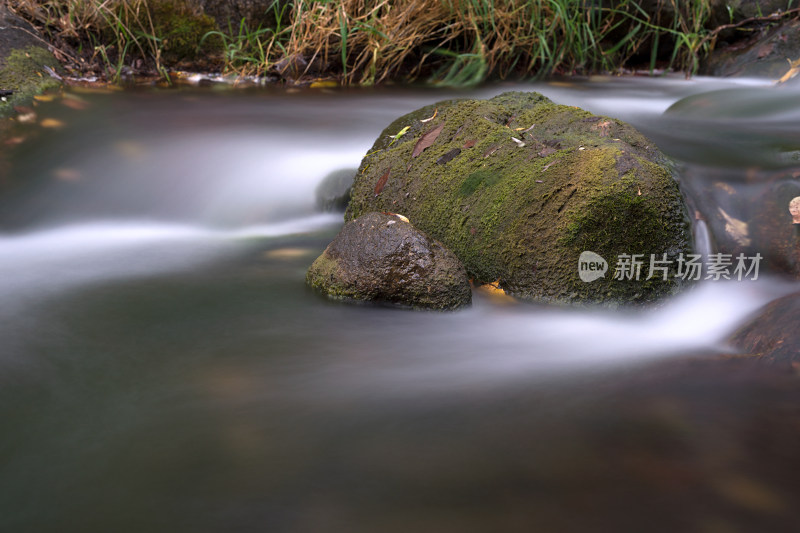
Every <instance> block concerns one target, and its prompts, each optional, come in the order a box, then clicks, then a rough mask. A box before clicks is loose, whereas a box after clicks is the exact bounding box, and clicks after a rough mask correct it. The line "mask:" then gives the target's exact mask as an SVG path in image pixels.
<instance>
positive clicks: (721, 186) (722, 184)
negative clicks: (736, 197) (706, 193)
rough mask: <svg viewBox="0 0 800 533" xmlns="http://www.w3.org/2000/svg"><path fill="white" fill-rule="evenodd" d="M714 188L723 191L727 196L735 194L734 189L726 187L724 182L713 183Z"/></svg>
mask: <svg viewBox="0 0 800 533" xmlns="http://www.w3.org/2000/svg"><path fill="white" fill-rule="evenodd" d="M714 187H716V188H717V189H722V190H723V191H725V192H726V193H728V194H736V189H734V188H733V187H731V186H730V185H728V184H727V183H725V182H724V181H715V182H714Z"/></svg>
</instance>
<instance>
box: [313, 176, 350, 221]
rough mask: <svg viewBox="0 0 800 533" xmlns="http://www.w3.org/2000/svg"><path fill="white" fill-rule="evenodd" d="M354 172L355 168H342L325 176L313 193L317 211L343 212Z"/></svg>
mask: <svg viewBox="0 0 800 533" xmlns="http://www.w3.org/2000/svg"><path fill="white" fill-rule="evenodd" d="M356 172H358V169H356V168H343V169H341V170H334V171H333V172H331V173H330V174H328V175H327V176H325V177H324V178H323V179H322V181H321V182H320V184H319V185H318V186H317V188H316V190H315V191H314V197H315V199H316V203H317V209H319V210H320V211H325V212H331V211H344V210H345V208H346V207H347V202H349V201H350V188H351V187H352V186H353V179H354V178H355V175H356Z"/></svg>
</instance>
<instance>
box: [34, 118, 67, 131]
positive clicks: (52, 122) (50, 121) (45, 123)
mask: <svg viewBox="0 0 800 533" xmlns="http://www.w3.org/2000/svg"><path fill="white" fill-rule="evenodd" d="M39 125H40V126H41V127H43V128H53V129H57V128H63V127H64V126H65V124H64V122H63V121H61V120H58V119H56V118H45V119H42V121H41V122H40V123H39Z"/></svg>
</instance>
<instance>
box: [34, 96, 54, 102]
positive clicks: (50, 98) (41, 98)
mask: <svg viewBox="0 0 800 533" xmlns="http://www.w3.org/2000/svg"><path fill="white" fill-rule="evenodd" d="M33 99H34V100H37V101H39V102H52V101H53V100H55V99H56V95H54V94H37V95H36V96H34V97H33Z"/></svg>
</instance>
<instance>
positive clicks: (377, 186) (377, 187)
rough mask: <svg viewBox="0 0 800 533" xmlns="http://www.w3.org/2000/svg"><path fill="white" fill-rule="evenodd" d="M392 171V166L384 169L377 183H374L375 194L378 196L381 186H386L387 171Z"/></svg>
mask: <svg viewBox="0 0 800 533" xmlns="http://www.w3.org/2000/svg"><path fill="white" fill-rule="evenodd" d="M391 171H392V167H389V168H387V169H386V172H384V173H383V176H381V179H379V180H378V183H377V184H375V196H378V195H379V194H380V193H381V191H382V190H383V188H384V187H385V186H386V182H387V181H388V180H389V173H390V172H391Z"/></svg>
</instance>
